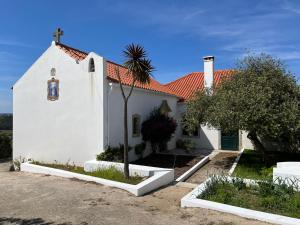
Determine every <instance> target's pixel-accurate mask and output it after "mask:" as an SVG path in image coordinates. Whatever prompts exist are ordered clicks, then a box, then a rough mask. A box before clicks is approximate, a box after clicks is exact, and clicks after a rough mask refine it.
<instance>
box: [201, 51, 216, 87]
mask: <svg viewBox="0 0 300 225" xmlns="http://www.w3.org/2000/svg"><path fill="white" fill-rule="evenodd" d="M214 59H215V57H214V56H205V57H203V61H204V87H205V88H211V87H212V86H213V82H214Z"/></svg>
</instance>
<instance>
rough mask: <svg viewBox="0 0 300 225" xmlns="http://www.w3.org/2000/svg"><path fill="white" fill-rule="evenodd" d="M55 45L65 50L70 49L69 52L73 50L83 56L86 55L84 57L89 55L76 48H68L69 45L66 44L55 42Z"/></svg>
mask: <svg viewBox="0 0 300 225" xmlns="http://www.w3.org/2000/svg"><path fill="white" fill-rule="evenodd" d="M55 45H58V46H62V47H65V48H70V49H71V50H74V51H77V52H80V53H83V54H86V55H88V54H89V53H87V52H85V51H82V50H80V49H78V48H73V47H71V46H69V45H66V44H62V43H58V42H55Z"/></svg>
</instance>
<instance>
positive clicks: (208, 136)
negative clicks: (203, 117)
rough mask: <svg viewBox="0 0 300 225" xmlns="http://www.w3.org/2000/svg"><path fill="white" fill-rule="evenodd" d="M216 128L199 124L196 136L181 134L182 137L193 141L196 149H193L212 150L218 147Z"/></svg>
mask: <svg viewBox="0 0 300 225" xmlns="http://www.w3.org/2000/svg"><path fill="white" fill-rule="evenodd" d="M218 132H219V131H218V130H215V129H210V128H208V127H206V126H201V127H200V129H199V134H198V136H192V137H188V136H184V135H183V136H182V139H185V140H191V141H193V142H195V144H196V146H195V147H196V149H195V151H203V150H206V151H212V150H214V149H218V145H219V134H218Z"/></svg>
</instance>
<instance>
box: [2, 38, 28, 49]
mask: <svg viewBox="0 0 300 225" xmlns="http://www.w3.org/2000/svg"><path fill="white" fill-rule="evenodd" d="M0 45H6V46H15V47H25V48H32V47H33V46H32V45H29V44H27V43H24V42H21V41H16V40H13V39H4V38H0Z"/></svg>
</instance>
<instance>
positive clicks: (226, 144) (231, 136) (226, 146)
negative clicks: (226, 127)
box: [221, 131, 239, 150]
mask: <svg viewBox="0 0 300 225" xmlns="http://www.w3.org/2000/svg"><path fill="white" fill-rule="evenodd" d="M221 149H222V150H239V132H238V131H231V132H226V133H225V132H221Z"/></svg>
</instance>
